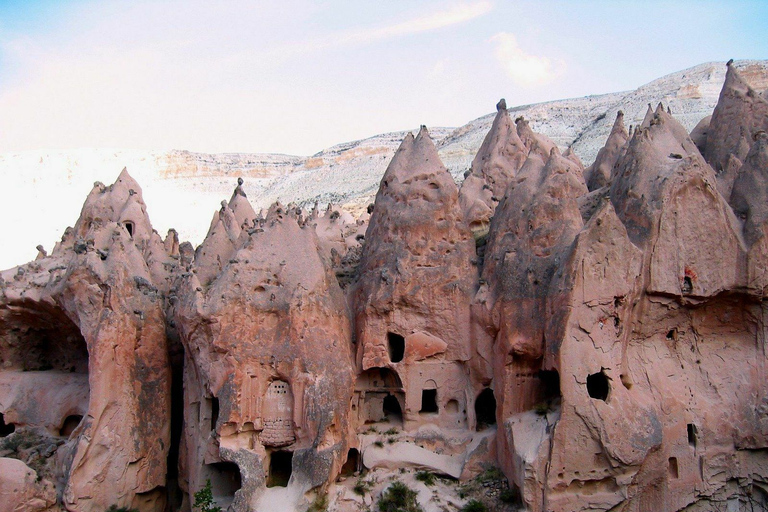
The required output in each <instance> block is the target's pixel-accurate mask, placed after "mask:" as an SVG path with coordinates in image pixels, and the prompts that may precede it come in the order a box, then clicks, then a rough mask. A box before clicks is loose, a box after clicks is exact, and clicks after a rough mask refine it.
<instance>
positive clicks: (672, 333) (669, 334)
mask: <svg viewBox="0 0 768 512" xmlns="http://www.w3.org/2000/svg"><path fill="white" fill-rule="evenodd" d="M667 339H668V340H674V341H677V328H675V329H670V330H669V332H667Z"/></svg>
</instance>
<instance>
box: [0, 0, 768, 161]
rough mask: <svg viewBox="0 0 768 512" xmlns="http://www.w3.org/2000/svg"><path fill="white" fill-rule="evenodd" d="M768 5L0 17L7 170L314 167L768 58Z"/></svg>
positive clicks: (165, 6)
mask: <svg viewBox="0 0 768 512" xmlns="http://www.w3.org/2000/svg"><path fill="white" fill-rule="evenodd" d="M766 27H768V1H765V0H755V1H733V0H729V1H706V0H696V1H693V0H691V1H678V2H662V1H649V0H643V1H639V0H638V1H634V2H631V1H621V0H606V1H545V0H532V1H501V0H495V1H494V0H466V1H463V2H452V1H447V2H436V1H433V2H427V1H424V2H419V1H413V0H411V1H408V2H406V1H399V0H386V1H376V2H374V1H370V2H368V1H357V2H349V1H334V0H328V1H315V2H310V1H306V0H281V1H273V2H260V1H251V2H246V1H215V0H199V1H198V0H180V1H141V0H129V1H128V0H127V1H106V0H99V1H84V0H70V1H65V0H56V1H51V0H49V1H35V0H21V1H8V0H0V152H9V151H20V150H27V149H55V148H61V149H69V148H84V147H111V148H136V149H172V148H173V149H189V150H193V151H205V152H222V151H238V152H278V153H290V154H311V153H314V152H316V151H318V150H320V149H323V148H325V147H328V146H330V145H332V144H335V143H339V142H344V141H349V140H355V139H360V138H364V137H367V136H370V135H374V134H377V133H383V132H388V131H395V130H402V129H408V128H413V127H415V126H418V125H419V124H426V125H428V126H459V125H462V124H464V123H466V122H467V121H469V120H472V119H474V118H477V117H479V116H481V115H484V114H486V113H489V112H491V111H493V109H494V105H495V103H496V101H497V100H498V99H499V98H500V97H506V99H507V104H508V105H510V106H512V105H518V104H525V103H533V102H539V101H545V100H552V99H560V98H565V97H577V96H584V95H587V94H599V93H604V92H612V91H619V90H626V89H634V88H636V87H638V86H640V85H642V84H644V83H646V82H648V81H650V80H652V79H654V78H657V77H660V76H662V75H664V74H666V73H670V72H673V71H677V70H680V69H683V68H686V67H690V66H694V65H696V64H699V63H702V62H707V61H713V60H723V61H724V60H727V59H729V58H735V59H766V58H768V29H766Z"/></svg>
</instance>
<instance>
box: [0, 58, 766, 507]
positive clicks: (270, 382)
mask: <svg viewBox="0 0 768 512" xmlns="http://www.w3.org/2000/svg"><path fill="white" fill-rule="evenodd" d="M766 78H768V77H765V76H758V75H754V74H749V73H741V72H740V71H739V70H737V68H736V67H735V66H733V65H731V64H730V63H729V65H728V70H727V73H726V78H725V84H724V86H723V89H722V92H721V95H720V101H719V103H718V104H717V106H716V107H715V110H714V113H713V115H712V116H711V117H707V118H705V119H703V120H702V122H701V123H699V125H698V126H696V128H695V129H694V130H693V132H691V134H689V133H688V132H687V130H686V129H685V128H684V127H683V126H682V125H681V124H680V123H679V122H678V121H676V120H675V116H674V112H669V109H668V108H665V106H664V105H662V104H661V103H659V105H658V106H657V107H656V108H652V107H650V106H649V109H648V112H647V114H646V117H645V119H644V121H643V122H642V124H640V125H639V126H636V127H631V128H630V130H629V131H627V129H626V128H625V126H624V121H623V117H624V114H623V113H622V112H621V111H618V114H617V116H616V120H615V123H614V125H613V129H612V130H611V132H610V135H609V136H608V138H607V141H606V143H605V146H604V147H603V149H601V150H600V151H599V152H598V153H597V158H596V160H595V161H594V162H593V163H592V164H591V165H589V166H588V167H587V168H585V167H584V166H583V165H582V163H581V161H580V160H579V158H578V157H576V155H575V154H574V153H573V152H572V151H571V150H567V151H564V152H562V153H561V151H560V150H559V149H558V147H557V145H556V144H555V143H554V142H552V140H550V139H549V138H547V137H546V136H544V135H542V134H539V133H535V132H534V131H533V130H532V129H531V127H530V125H529V123H528V121H527V120H526V119H524V118H522V117H520V118H517V119H512V118H511V117H510V115H509V113H508V111H507V109H506V104H505V103H504V101H503V100H502V101H501V102H499V104H498V105H497V114H496V118H495V120H494V121H493V124H492V126H491V129H490V132H489V133H488V134H487V136H486V138H485V140H484V142H483V144H482V146H481V147H480V150H479V152H478V153H477V155H476V156H475V158H474V161H473V162H472V167H471V169H470V170H468V171H467V173H466V176H465V180H464V181H463V182H462V184H461V185H460V187H459V186H457V185H456V183H455V181H454V179H453V178H452V176H451V174H450V173H449V172H448V170H447V169H446V167H445V166H444V165H443V163H442V162H441V160H440V157H439V156H438V152H437V149H436V147H435V144H434V143H433V141H432V139H431V138H430V135H429V132H428V131H427V129H426V128H425V127H422V128H421V130H420V131H419V133H418V135H417V136H416V137H414V136H413V135H412V134H408V135H407V136H406V137H405V139H404V140H403V141H402V143H401V145H400V148H399V149H398V150H397V152H396V153H395V155H394V157H393V158H392V160H391V162H390V163H389V166H388V168H387V170H386V172H385V173H384V176H383V178H382V180H381V184H380V186H379V189H378V193H377V195H376V199H375V202H374V203H373V204H371V205H370V206H369V207H368V211H367V213H365V214H363V215H362V216H361V217H360V218H358V219H355V218H353V217H352V216H351V215H350V214H349V213H347V212H345V211H344V210H342V209H340V208H338V207H335V206H333V205H331V206H329V207H328V208H327V209H326V210H325V211H320V210H319V209H318V208H317V207H316V208H315V209H313V210H302V209H301V208H299V207H297V206H295V205H282V204H280V203H275V204H273V205H272V206H271V207H270V208H269V209H268V210H264V211H261V212H258V213H257V212H256V211H255V210H254V209H253V208H252V206H251V204H250V203H249V201H248V199H247V197H246V195H245V192H244V191H243V188H242V185H243V183H242V180H240V182H239V183H238V185H237V187H236V188H235V190H234V193H233V194H232V197H231V198H230V199H229V200H228V201H222V203H221V207H220V209H219V210H218V211H216V212H215V214H214V216H213V220H212V222H211V225H210V228H209V230H208V235H207V236H206V238H205V240H204V241H203V242H202V244H201V245H200V246H199V247H197V248H196V249H195V248H193V247H192V246H191V244H189V243H187V242H184V243H181V244H180V243H179V240H178V236H177V234H176V232H175V231H173V230H171V231H169V233H168V235H167V236H166V237H165V239H163V238H161V237H160V236H159V235H158V233H157V232H156V231H154V230H153V229H152V226H151V224H150V221H149V217H148V215H147V211H146V206H145V204H144V201H143V199H142V192H141V189H140V187H139V185H138V184H137V183H136V182H135V181H134V180H133V179H132V178H131V177H130V175H129V174H128V172H127V171H126V170H123V172H122V173H120V175H119V177H118V178H117V181H116V182H115V183H114V184H113V185H110V186H105V185H103V184H101V183H96V184H95V185H94V188H93V190H92V191H91V193H90V194H89V196H88V198H87V199H86V201H85V204H84V206H83V209H82V212H81V215H80V218H79V219H78V221H77V223H76V224H75V227H74V228H68V229H67V230H66V232H65V233H64V236H63V237H62V239H61V242H60V243H58V244H57V245H56V247H55V248H54V249H53V250H52V251H51V253H50V254H47V253H46V252H45V250H44V249H43V248H42V247H40V254H39V256H38V258H37V259H36V260H35V261H32V262H30V263H27V264H25V265H21V266H18V267H15V268H13V269H10V270H6V271H4V272H2V274H1V279H0V510H9V511H22V510H30V511H54V510H69V511H78V512H79V511H82V512H96V511H98V512H102V511H105V510H107V509H108V508H110V507H111V506H116V507H126V508H132V509H136V510H139V511H142V512H145V511H146V512H149V511H166V510H182V511H190V510H193V509H195V507H194V502H195V494H196V493H199V491H200V490H201V489H204V488H205V487H206V486H207V485H208V483H209V482H210V489H211V493H212V496H213V500H214V502H215V503H216V504H217V505H218V506H220V507H222V508H223V509H225V510H232V511H249V510H259V511H267V510H275V511H282V510H285V511H302V512H303V511H305V510H307V508H308V507H310V506H311V505H312V504H313V503H314V505H313V506H314V507H315V508H313V510H315V509H318V510H319V509H320V508H318V507H321V505H322V506H325V507H327V509H328V510H337V511H356V510H365V509H366V507H370V506H371V504H372V503H371V501H370V499H367V500H366V499H363V498H361V497H359V496H356V495H355V494H354V493H353V492H352V490H351V487H350V485H349V484H345V483H344V482H345V481H346V480H347V478H348V477H349V476H352V475H358V474H360V473H359V472H361V471H362V472H365V471H372V470H377V469H381V470H390V471H391V470H399V469H401V468H406V470H411V469H414V470H415V469H418V470H426V471H430V472H433V473H437V474H442V475H445V476H447V477H450V478H453V479H456V480H459V481H468V480H470V479H472V478H474V477H476V476H478V475H479V474H481V473H483V471H485V470H486V469H487V468H488V467H490V466H498V467H499V468H501V470H502V471H503V474H504V476H505V477H506V478H507V480H508V481H509V486H510V488H512V490H513V491H515V492H512V493H510V494H511V495H513V496H514V497H516V498H517V500H518V501H517V503H513V504H512V505H506V506H508V507H512V508H507V509H510V510H511V509H515V508H516V509H520V510H531V511H536V512H539V511H550V510H551V511H562V512H568V511H581V510H585V511H586V510H590V511H592V510H612V511H645V510H659V511H661V510H664V511H675V510H686V511H706V510H729V511H731V510H733V511H736V510H765V509H766V508H767V507H768V368H767V366H768V351H767V349H766V337H767V335H768V328H766V324H765V322H766V317H768V306H766V304H768V302H766V300H765V299H766V298H768V135H766V131H768V91H765V90H759V86H758V85H751V84H765V83H766ZM169 200H172V198H170V199H169ZM385 431H386V436H384V437H382V435H383V434H384V433H385ZM382 440H384V441H386V442H382ZM361 485H362V484H361ZM359 494H364V492H360V493H359ZM428 496H429V493H428V492H427V498H428ZM419 501H423V503H422V505H423V506H424V508H425V509H427V510H438V509H437V508H434V506H432V508H430V505H429V503H427V501H428V499H427V500H424V498H423V497H419ZM456 508H458V507H456ZM507 509H505V510H507Z"/></svg>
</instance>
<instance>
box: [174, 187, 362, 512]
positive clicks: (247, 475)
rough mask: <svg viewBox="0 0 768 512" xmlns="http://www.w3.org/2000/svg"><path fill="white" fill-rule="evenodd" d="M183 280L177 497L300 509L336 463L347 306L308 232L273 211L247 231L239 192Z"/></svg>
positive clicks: (342, 450) (349, 376) (347, 388)
mask: <svg viewBox="0 0 768 512" xmlns="http://www.w3.org/2000/svg"><path fill="white" fill-rule="evenodd" d="M243 211H245V212H247V215H242V214H241V212H243ZM227 219H232V220H227ZM233 233H234V235H233ZM213 255H216V257H215V258H214V257H213ZM190 270H191V272H188V273H186V274H185V275H184V276H183V277H182V278H181V281H180V284H179V288H178V303H177V306H176V307H175V319H176V325H177V326H178V329H179V333H180V337H181V340H182V342H183V344H184V350H185V358H184V375H185V377H184V436H183V443H182V451H181V455H182V464H181V466H182V468H184V471H183V477H182V478H183V480H184V481H183V482H182V488H184V489H185V490H187V491H188V492H189V493H190V494H192V493H193V492H195V491H196V490H197V489H199V488H200V487H202V486H203V485H205V483H206V481H207V480H208V479H210V480H211V482H212V490H213V494H214V497H215V498H216V500H217V501H218V502H219V503H222V504H224V505H231V507H232V509H233V510H243V511H245V510H254V509H257V510H263V509H266V508H269V506H268V503H269V500H270V499H272V500H284V501H285V500H287V501H289V502H291V503H293V502H295V506H296V507H297V508H300V507H301V504H302V503H303V500H304V494H305V493H306V492H308V491H310V490H312V489H316V488H322V489H325V488H326V487H327V486H328V484H329V483H331V482H333V481H334V480H335V478H336V476H337V475H338V474H339V472H340V470H341V467H342V465H343V464H344V462H345V461H346V457H347V453H348V451H349V448H350V439H349V436H348V430H349V407H350V400H351V398H352V389H353V380H354V366H353V359H352V351H351V326H350V318H349V314H348V312H347V307H346V301H345V298H344V295H343V294H342V292H341V289H340V287H339V284H338V283H337V281H336V277H335V275H334V274H333V273H332V271H331V269H330V266H329V264H328V262H327V261H325V260H324V259H323V258H322V257H321V254H320V248H319V239H318V237H317V235H316V234H315V231H314V227H313V225H310V224H308V223H306V222H305V219H303V218H302V217H301V215H300V214H299V213H298V212H297V211H296V210H294V209H285V208H284V207H282V206H280V205H274V206H273V207H272V208H271V209H270V211H269V212H268V213H267V215H266V217H265V218H258V219H257V218H256V215H255V214H254V213H253V210H252V209H250V207H249V206H248V205H247V199H245V197H244V195H242V192H241V190H240V189H239V188H238V190H236V191H235V194H234V195H233V198H232V200H231V201H230V202H229V203H228V204H225V205H224V206H223V207H222V210H221V211H220V212H217V214H216V217H215V218H214V224H213V225H212V228H211V232H210V233H209V236H208V238H206V240H205V241H204V242H203V244H202V246H201V248H200V249H198V253H197V258H196V259H195V262H194V264H193V265H192V266H191V268H190ZM201 277H202V278H203V279H202V280H201ZM284 486H285V487H284ZM277 490H279V491H280V492H281V493H282V494H278V493H276V492H275V491H277ZM190 497H191V496H190Z"/></svg>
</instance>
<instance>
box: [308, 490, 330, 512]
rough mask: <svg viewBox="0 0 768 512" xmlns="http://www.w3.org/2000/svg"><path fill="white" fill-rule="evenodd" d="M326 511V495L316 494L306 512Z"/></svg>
mask: <svg viewBox="0 0 768 512" xmlns="http://www.w3.org/2000/svg"><path fill="white" fill-rule="evenodd" d="M326 510H328V495H327V494H318V495H317V497H315V501H313V502H312V504H311V505H310V506H309V508H308V509H307V512H325V511H326Z"/></svg>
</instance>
